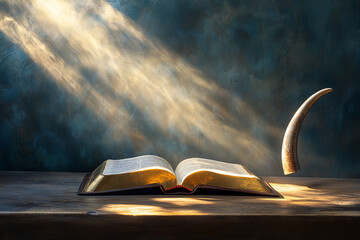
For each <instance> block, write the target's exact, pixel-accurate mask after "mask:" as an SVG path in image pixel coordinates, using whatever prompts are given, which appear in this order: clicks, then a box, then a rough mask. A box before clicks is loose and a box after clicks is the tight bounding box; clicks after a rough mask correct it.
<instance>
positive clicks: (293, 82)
mask: <svg viewBox="0 0 360 240" xmlns="http://www.w3.org/2000/svg"><path fill="white" fill-rule="evenodd" d="M16 2H17V1H2V2H1V3H0V13H1V15H0V20H1V21H2V23H3V28H2V29H1V28H0V170H50V171H90V170H93V169H94V168H95V167H96V166H97V165H99V164H100V163H101V162H102V161H104V160H106V159H109V158H112V159H120V158H127V157H133V156H137V155H143V154H156V155H159V156H162V157H164V158H166V159H168V160H169V161H170V162H171V163H172V164H173V166H176V164H177V163H178V162H179V161H180V160H181V159H184V158H188V157H206V158H212V159H218V160H223V161H228V162H238V163H242V164H244V165H245V166H248V167H249V168H250V169H251V170H253V171H254V172H255V173H257V174H260V175H281V174H282V171H281V161H280V152H281V142H282V136H283V133H284V131H285V129H286V126H287V124H288V121H289V120H290V118H291V116H292V114H293V113H294V112H295V111H296V109H297V108H298V107H299V106H300V105H301V103H302V102H303V101H304V100H305V99H306V98H307V97H308V96H310V95H311V94H312V93H314V92H315V91H317V90H320V89H322V88H325V87H332V88H333V89H334V92H333V93H331V94H329V95H326V96H324V97H323V98H321V99H320V100H319V102H317V103H316V104H315V105H314V107H313V108H312V109H311V110H310V112H309V115H308V116H307V118H306V119H305V121H304V123H303V126H302V128H301V132H300V136H299V149H298V153H299V159H300V163H301V166H302V172H300V173H299V174H297V175H298V176H321V177H357V178H359V177H360V150H359V149H360V147H359V146H360V138H359V136H360V126H359V122H360V36H359V34H360V14H359V13H360V1H355V0H337V1H325V0H324V1H320V0H319V1H313V0H311V1H310V0H309V1H200V0H199V1H180V0H179V1H168V0H163V1H155V0H154V1H140V0H136V1H125V0H124V1H121V0H119V1H115V0H114V1H109V3H110V4H111V6H112V8H113V10H115V12H118V13H119V16H121V15H120V14H123V15H124V16H125V17H126V18H129V19H130V20H131V21H134V27H135V28H136V29H137V30H138V31H139V32H141V33H142V34H143V36H144V38H145V39H146V41H142V40H141V39H140V40H139V39H138V38H136V37H134V36H133V35H131V34H132V32H131V31H130V30H129V29H125V30H124V29H115V30H114V29H113V28H112V25H110V24H109V22H108V21H107V20H106V19H104V17H103V16H101V15H100V16H99V15H98V14H97V13H96V9H98V8H101V6H102V3H101V2H100V3H99V2H97V4H93V2H92V1H75V0H74V1H70V6H71V7H72V8H73V12H72V14H74V16H75V18H76V17H77V15H79V16H81V17H80V18H79V19H82V20H83V21H84V22H86V21H90V20H91V21H92V22H94V23H95V25H96V24H97V25H96V26H98V27H99V30H98V31H100V32H101V33H106V38H104V39H106V41H105V42H104V41H103V47H104V51H103V52H104V53H105V52H106V51H105V48H106V47H107V45H108V44H112V46H117V50H116V51H115V50H113V51H110V53H107V54H109V55H106V56H108V58H106V57H104V58H99V59H98V60H96V59H94V56H93V55H92V53H94V52H95V51H99V54H100V55H101V54H102V52H101V51H102V50H101V47H100V48H99V49H100V50H99V49H83V50H80V49H78V48H77V47H76V46H77V45H73V42H72V40H71V39H70V38H69V35H66V34H68V33H69V31H78V33H84V31H86V28H77V29H70V30H68V32H66V31H64V32H59V31H58V30H57V28H56V27H54V28H52V27H51V24H52V23H51V22H50V23H49V22H46V23H40V22H39V21H37V20H34V19H35V16H33V15H32V14H34V11H35V10H32V9H35V8H36V6H35V5H32V4H31V3H27V4H16ZM45 2H46V1H45ZM50 2H51V1H50ZM105 6H106V5H105ZM64 15H66V14H64ZM9 18H11V19H13V20H14V21H16V23H17V24H18V25H20V26H21V27H23V28H24V29H26V30H27V31H29V32H30V33H33V34H35V35H36V36H37V38H38V39H39V40H40V41H41V42H42V43H43V44H44V45H45V46H46V47H47V48H48V49H50V51H51V52H52V54H54V56H56V59H58V60H59V59H60V60H61V61H62V62H64V63H65V64H68V65H69V67H70V68H71V69H75V70H76V71H78V72H79V73H80V75H81V76H80V78H81V79H85V80H84V83H83V84H85V83H86V86H91V87H92V88H91V89H93V90H94V91H97V92H98V93H99V96H100V97H99V99H101V98H106V99H110V100H111V101H114V102H113V103H112V104H113V105H114V108H115V109H120V110H121V109H122V110H125V112H126V116H127V117H128V118H126V117H124V116H125V115H121V114H120V115H119V114H115V115H111V116H108V115H107V114H108V112H106V111H105V110H104V109H102V107H104V106H105V105H106V104H105V105H104V104H103V102H102V101H100V103H99V99H95V100H94V98H93V97H92V96H93V95H91V91H90V90H86V91H84V92H82V93H81V95H77V94H74V89H73V90H71V89H70V90H69V89H67V88H66V87H64V86H62V85H61V84H59V79H61V77H60V75H62V74H60V73H64V72H62V71H61V70H60V71H59V72H58V74H55V75H54V74H52V72H51V71H49V69H51V68H48V69H46V68H44V66H42V65H41V64H39V62H38V61H39V59H36V58H35V59H34V55H31V54H29V52H28V51H29V49H27V50H26V49H24V46H23V45H21V41H20V40H17V39H19V38H21V37H22V36H25V34H24V35H23V34H15V35H14V36H13V38H12V37H9V34H11V29H12V28H14V23H11V24H8V25H6V24H5V22H6V21H8V20H9ZM89 19H90V20H89ZM4 21H5V22H4ZM118 21H120V20H118ZM6 23H8V22H6ZM4 24H5V25H6V26H10V27H8V28H6V29H5V27H4V26H5V25H4ZM42 24H43V25H46V24H49V25H46V27H44V26H42ZM113 24H115V26H116V21H114V22H113ZM49 26H50V27H49ZM74 27H75V24H74ZM125 27H126V25H125ZM4 29H5V30H4ZM9 29H10V30H9ZM90 33H91V32H90ZM84 34H85V33H84ZM71 36H72V35H71ZM74 36H75V37H76V34H75V35H74ZM79 36H80V35H79ZM92 37H94V39H95V40H96V39H97V38H100V39H102V37H104V36H103V35H102V36H97V35H92ZM82 40H83V41H84V42H85V43H87V42H88V41H92V40H91V37H89V39H86V38H85V39H82ZM100 42H101V41H100ZM149 43H152V44H154V46H152V45H149ZM37 46H39V45H36V44H35V45H34V44H33V45H32V49H37ZM159 49H160V50H163V51H164V52H165V53H164V52H161V51H160V50H159ZM118 50H119V52H120V53H121V54H123V55H122V56H123V58H124V59H131V60H132V61H133V62H132V63H131V64H130V65H129V68H130V70H131V72H130V73H129V72H127V68H122V70H119V72H116V73H114V71H115V70H118V69H117V67H114V65H111V64H114V62H110V60H111V59H113V56H112V54H111V52H113V54H114V55H115V54H118V53H117V51H118ZM83 52H86V53H87V55H86V54H85V57H83V58H82V56H83V55H84V54H83ZM166 54H168V55H166ZM101 56H102V55H101ZM166 56H171V59H172V60H174V59H177V60H176V61H180V60H181V63H177V62H176V61H175V60H174V62H175V63H174V62H172V61H170V60H169V62H167V60H166V59H168V58H167V57H166ZM37 58H40V56H38V57H37ZM114 59H117V60H119V58H114ZM144 59H145V60H146V61H145V60H144ZM151 59H153V60H151ZM87 61H89V62H91V64H92V65H91V66H92V67H89V66H88V65H86V62H87ZM94 61H95V62H96V61H97V62H96V64H94ZM141 61H145V62H146V63H149V66H144V62H141ZM138 62H140V63H142V64H140V63H139V64H138V65H137V63H138ZM115 63H116V64H115V65H118V66H121V64H123V63H122V62H121V61H118V62H116V61H115ZM152 63H154V66H151V64H152ZM155 63H156V64H158V65H156V66H155ZM160 63H161V64H160ZM47 64H48V65H51V62H47ZM159 64H160V65H161V67H159ZM48 65H47V66H48ZM48 67H49V66H48ZM146 67H149V69H150V70H149V69H148V70H144V69H147V68H146ZM152 67H153V68H154V69H156V71H155V72H153V71H152ZM113 70H114V71H113ZM130 70H129V71H130ZM104 72H105V74H104ZM135 73H137V74H140V79H143V80H140V81H138V82H136V83H134V79H135ZM150 73H151V74H150ZM65 75H66V74H65V73H64V76H65ZM119 79H124V81H119V84H118V85H114V83H115V81H118V80H119ZM198 79H200V80H198ZM108 82H109V83H110V82H111V84H110V85H106V84H107V83H108ZM149 82H150V83H151V84H153V85H151V86H152V87H149V85H146V84H147V83H149ZM109 86H110V87H109ZM115 86H116V87H115ZM87 89H90V87H89V88H87ZM154 89H155V90H154ZM116 90H119V91H116ZM151 91H155V92H156V93H158V95H159V96H160V97H159V98H160V99H157V98H154V96H156V94H154V95H151V94H149V92H150V93H151ZM159 92H163V93H165V94H164V95H161V94H159ZM85 93H86V94H88V95H86V94H85ZM89 94H90V95H89ZM168 97H170V99H172V100H173V102H172V101H170V103H166V102H167V101H169V98H168ZM184 99H185V100H184ZM186 99H189V101H190V103H189V102H186ZM93 101H94V102H93ZM159 101H160V102H161V104H164V105H161V104H159ZM192 103H193V104H192ZM190 106H191V107H190ZM171 109H173V111H174V112H173V111H172V110H171ZM189 109H190V110H189ZM120 110H119V111H120ZM102 111H105V112H104V113H103V112H102ZM152 113H153V114H154V115H156V116H157V117H154V116H152ZM172 114H174V115H172ZM197 114H198V115H197ZM165 119H166V120H165ZM194 119H195V120H196V119H197V120H198V121H199V124H196V121H194ZM122 124H123V125H122ZM125 125H126V126H125Z"/></svg>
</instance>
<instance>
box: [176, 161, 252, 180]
mask: <svg viewBox="0 0 360 240" xmlns="http://www.w3.org/2000/svg"><path fill="white" fill-rule="evenodd" d="M199 171H212V172H216V173H219V174H224V175H230V176H237V177H248V178H257V177H256V176H255V175H253V174H252V173H251V172H248V171H247V170H246V169H245V168H244V167H243V166H241V165H240V164H233V163H224V162H219V161H215V160H210V159H205V158H189V159H185V160H183V161H182V162H180V163H179V165H178V166H177V167H176V170H175V175H176V178H177V181H178V185H181V184H182V183H183V182H184V180H185V178H186V177H187V176H189V175H190V174H192V173H194V172H199Z"/></svg>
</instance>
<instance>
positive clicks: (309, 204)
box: [0, 172, 360, 239]
mask: <svg viewBox="0 0 360 240" xmlns="http://www.w3.org/2000/svg"><path fill="white" fill-rule="evenodd" d="M83 176H84V173H59V172H0V239H15V238H16V239H17V238H25V239H29V238H30V237H34V238H36V239H53V238H56V239H80V238H85V237H87V238H94V239H96V238H97V239H104V238H109V239H121V238H124V239H128V238H129V236H131V237H132V238H136V239H225V238H228V239H263V238H266V239H304V238H310V237H311V238H317V239H354V237H355V235H357V239H360V180H359V179H325V178H293V177H266V178H264V179H266V180H267V181H269V182H270V183H271V185H272V186H273V187H274V188H275V189H276V190H277V191H279V192H280V193H281V194H282V195H283V196H284V198H274V197H261V196H223V195H195V196H183V195H180V196H179V195H170V196H168V195H117V196H77V195H76V191H77V189H78V186H79V184H80V182H81V180H82V178H83Z"/></svg>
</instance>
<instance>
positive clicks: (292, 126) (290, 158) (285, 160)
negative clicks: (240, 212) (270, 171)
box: [281, 88, 332, 175]
mask: <svg viewBox="0 0 360 240" xmlns="http://www.w3.org/2000/svg"><path fill="white" fill-rule="evenodd" d="M331 91H332V89H331V88H325V89H322V90H320V91H318V92H317V93H315V94H313V95H312V96H311V97H309V98H308V99H307V100H306V101H305V102H304V103H303V104H302V105H301V107H300V108H299V109H298V110H297V111H296V113H295V114H294V116H293V117H292V119H291V121H290V123H289V125H288V127H287V128H286V132H285V135H284V139H283V143H282V149H281V159H282V166H283V171H284V174H285V175H286V174H291V173H295V172H297V171H299V170H300V165H299V160H298V157H297V139H298V135H299V130H300V127H301V123H302V122H303V120H304V118H305V116H306V114H307V112H308V111H309V109H310V108H311V106H312V105H313V104H314V103H315V102H316V100H318V99H319V98H320V97H321V96H323V95H325V94H327V93H329V92H331Z"/></svg>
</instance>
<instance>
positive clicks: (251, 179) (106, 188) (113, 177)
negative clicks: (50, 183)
mask: <svg viewBox="0 0 360 240" xmlns="http://www.w3.org/2000/svg"><path fill="white" fill-rule="evenodd" d="M146 188H160V189H161V190H162V192H164V193H183V194H191V193H194V192H196V191H199V190H200V189H211V190H219V191H233V192H244V193H250V194H259V195H269V196H280V194H279V193H278V192H276V191H275V190H274V189H273V188H272V187H271V186H270V184H268V183H267V182H265V181H264V180H262V179H261V178H259V177H257V176H255V175H254V174H253V173H251V172H250V171H249V170H247V169H246V168H245V167H243V166H242V165H240V164H232V163H224V162H219V161H214V160H210V159H203V158H189V159H185V160H183V161H181V162H180V163H179V164H178V166H177V167H176V169H175V171H174V170H173V169H172V167H171V165H170V164H169V163H168V162H167V161H166V160H165V159H163V158H161V157H158V156H152V155H146V156H139V157H135V158H128V159H121V160H106V161H104V162H103V163H102V164H101V165H100V166H99V167H98V168H96V169H95V170H94V171H93V172H91V173H88V174H87V175H86V176H85V177H84V180H83V182H82V183H81V185H80V188H79V190H78V194H79V195H88V194H104V193H117V192H118V193H120V192H122V193H126V191H129V190H134V189H146Z"/></svg>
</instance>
